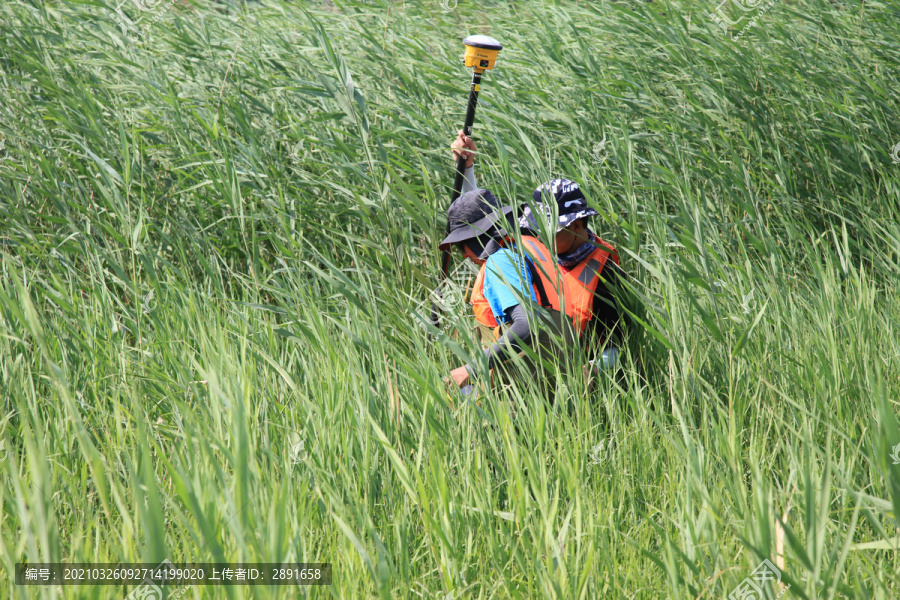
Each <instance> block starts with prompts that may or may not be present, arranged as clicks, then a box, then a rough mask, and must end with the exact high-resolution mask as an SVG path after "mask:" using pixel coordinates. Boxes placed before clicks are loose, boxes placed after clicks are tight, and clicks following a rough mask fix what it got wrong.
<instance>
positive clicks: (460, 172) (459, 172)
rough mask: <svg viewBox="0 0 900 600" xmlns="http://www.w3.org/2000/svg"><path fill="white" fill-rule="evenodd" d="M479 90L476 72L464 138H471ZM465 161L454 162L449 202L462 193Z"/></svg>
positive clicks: (460, 159)
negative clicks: (454, 171)
mask: <svg viewBox="0 0 900 600" xmlns="http://www.w3.org/2000/svg"><path fill="white" fill-rule="evenodd" d="M480 89H481V73H479V72H478V71H476V72H475V73H473V74H472V87H471V89H470V90H469V105H468V106H467V107H466V121H465V124H464V125H463V132H464V133H465V134H466V136H468V137H471V135H472V125H474V124H475V108H476V107H477V106H478V92H479V90H480ZM465 170H466V159H465V158H464V157H462V156H460V157H459V159H458V160H457V162H456V179H454V181H453V195H452V196H451V197H450V201H451V202H452V201H454V200H456V199H457V198H459V195H460V194H461V193H462V186H463V181H464V180H465V177H466V176H465Z"/></svg>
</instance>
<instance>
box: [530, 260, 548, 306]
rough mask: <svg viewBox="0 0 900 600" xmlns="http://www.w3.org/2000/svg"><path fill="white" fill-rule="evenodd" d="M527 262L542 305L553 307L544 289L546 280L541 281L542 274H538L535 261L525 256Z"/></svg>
mask: <svg viewBox="0 0 900 600" xmlns="http://www.w3.org/2000/svg"><path fill="white" fill-rule="evenodd" d="M525 262H526V263H527V264H528V272H529V273H530V274H531V282H532V283H533V284H534V287H535V289H536V290H537V293H538V300H539V302H540V303H541V306H543V307H544V308H552V306H550V301H549V300H548V299H547V292H546V291H545V290H544V282H543V281H541V278H540V276H539V275H538V272H537V269H536V268H535V266H534V261H531V260H529V259H528V257H527V256H526V257H525Z"/></svg>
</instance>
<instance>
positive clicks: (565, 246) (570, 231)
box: [556, 219, 581, 254]
mask: <svg viewBox="0 0 900 600" xmlns="http://www.w3.org/2000/svg"><path fill="white" fill-rule="evenodd" d="M580 232H581V219H579V220H578V221H575V222H574V223H572V224H571V225H569V226H568V227H566V228H565V229H561V230H559V231H557V232H556V253H557V254H565V253H566V252H569V251H570V250H574V249H575V242H576V241H577V240H578V239H579V235H580Z"/></svg>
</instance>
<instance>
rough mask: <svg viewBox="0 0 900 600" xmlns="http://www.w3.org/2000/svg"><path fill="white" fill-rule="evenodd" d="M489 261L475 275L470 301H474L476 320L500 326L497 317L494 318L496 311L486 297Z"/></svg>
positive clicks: (486, 324)
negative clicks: (486, 273)
mask: <svg viewBox="0 0 900 600" xmlns="http://www.w3.org/2000/svg"><path fill="white" fill-rule="evenodd" d="M485 266H487V261H485V262H484V264H483V265H481V269H480V270H479V271H478V276H477V277H475V283H473V284H472V294H471V295H470V296H469V302H471V303H472V312H474V313H475V320H476V321H478V322H479V323H481V324H482V325H484V326H486V327H499V326H500V324H499V323H497V319H495V318H494V311H492V310H491V304H490V303H489V302H488V300H487V298H485V297H484V268H485Z"/></svg>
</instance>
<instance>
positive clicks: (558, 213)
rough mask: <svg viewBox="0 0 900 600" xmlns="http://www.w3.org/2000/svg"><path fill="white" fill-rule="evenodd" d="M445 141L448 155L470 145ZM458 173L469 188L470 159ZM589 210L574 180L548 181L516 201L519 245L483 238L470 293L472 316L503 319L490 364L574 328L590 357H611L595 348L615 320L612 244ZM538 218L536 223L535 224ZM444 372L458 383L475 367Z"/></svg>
mask: <svg viewBox="0 0 900 600" xmlns="http://www.w3.org/2000/svg"><path fill="white" fill-rule="evenodd" d="M452 148H453V150H454V154H457V155H459V154H460V153H461V154H463V155H465V156H467V157H470V156H471V155H472V153H474V151H475V145H474V142H472V140H471V139H470V138H467V137H466V136H465V135H464V134H463V132H460V134H459V137H458V138H457V140H456V141H455V142H454V143H453V145H452ZM465 175H466V185H467V186H471V187H475V185H476V184H475V177H474V168H473V165H472V161H470V162H469V164H467V169H466V173H465ZM464 189H465V187H464ZM596 214H598V213H597V212H596V211H594V210H593V209H591V208H590V207H589V206H588V205H587V201H586V199H585V197H584V194H583V193H582V192H581V189H580V187H579V186H578V184H577V183H575V182H573V181H569V180H565V179H556V180H552V181H549V182H547V183H545V184H543V185H542V186H540V187H538V188H537V189H536V190H535V191H534V194H533V202H532V203H531V204H530V205H523V214H522V217H521V219H520V221H519V226H520V227H521V228H522V238H521V246H522V250H523V251H520V252H518V253H517V249H516V248H515V245H514V244H512V243H510V242H511V240H510V238H509V236H508V237H507V238H505V242H506V244H505V245H506V246H507V247H506V248H502V247H501V246H502V245H504V244H502V241H501V242H498V240H493V241H492V242H490V243H489V244H488V245H487V247H486V250H485V252H484V253H483V255H482V257H487V260H486V262H485V264H484V265H483V267H482V270H481V272H480V273H479V280H478V281H476V286H475V289H474V290H473V292H472V302H473V308H474V310H475V313H476V317H478V316H479V314H482V315H484V314H485V313H487V316H488V317H493V319H494V320H495V321H497V322H501V323H505V324H506V333H505V334H504V336H503V337H502V338H501V339H500V340H498V342H497V343H495V344H494V345H493V346H492V347H491V348H489V349H487V350H486V351H485V358H486V362H487V365H488V369H489V370H493V369H494V368H495V367H497V366H498V365H500V364H501V363H503V362H505V361H507V360H509V359H510V358H511V357H512V356H513V355H514V354H517V353H518V352H520V351H521V350H522V347H523V346H534V347H537V348H540V347H543V346H545V345H546V344H547V339H548V337H550V338H552V337H556V338H558V341H559V340H562V341H563V343H568V344H574V343H576V342H575V337H573V335H572V333H573V332H574V333H575V334H576V335H577V337H578V339H579V340H580V341H581V344H582V346H583V347H584V349H585V350H586V351H587V352H588V355H589V358H594V359H595V360H599V361H600V364H606V365H607V366H608V364H609V362H614V361H615V356H616V355H617V350H614V349H611V350H607V351H605V352H603V354H602V355H600V351H601V349H602V347H603V345H604V344H605V342H606V341H607V340H608V339H609V338H611V337H612V336H613V335H614V333H615V331H616V329H617V327H618V324H619V314H618V310H617V308H616V302H615V301H614V298H613V290H614V289H615V287H616V281H617V279H618V278H619V277H620V275H621V271H620V268H619V258H618V255H617V253H616V251H615V249H614V248H613V247H612V246H611V245H609V244H608V243H606V242H604V241H603V240H600V239H599V238H597V236H596V235H595V234H594V233H593V232H592V231H591V230H590V229H589V228H588V219H589V218H590V217H591V216H593V215H596ZM539 218H540V219H543V221H544V223H543V226H540V225H539V224H538V221H537V219H539ZM554 218H556V220H555V222H554V220H553V219H554ZM539 230H543V231H544V232H545V233H551V234H553V233H555V240H554V241H555V247H556V251H557V253H558V255H556V256H554V255H553V254H552V253H551V252H550V251H549V250H548V249H547V246H546V245H545V244H544V243H543V242H542V241H541V240H540V239H539V235H538V231H539ZM479 284H480V286H479ZM528 299H530V300H531V301H532V302H534V303H537V304H538V305H540V306H541V307H542V308H544V309H545V310H547V311H549V315H550V317H551V318H550V320H549V321H547V322H545V323H543V324H541V325H539V324H538V321H537V320H535V319H534V318H533V315H534V313H533V311H530V310H528V304H530V303H529V302H527V300H528ZM522 301H525V305H523V304H522ZM479 320H482V319H481V318H479ZM548 324H549V326H548ZM533 349H534V348H533ZM482 375H484V374H482ZM450 377H451V379H452V380H453V381H454V382H455V383H456V384H457V385H459V387H460V388H463V387H465V386H467V385H468V384H469V383H471V381H472V380H473V379H477V377H476V366H475V365H474V364H472V363H470V364H468V365H465V366H463V367H459V368H457V369H454V370H453V371H452V372H451V375H450Z"/></svg>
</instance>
